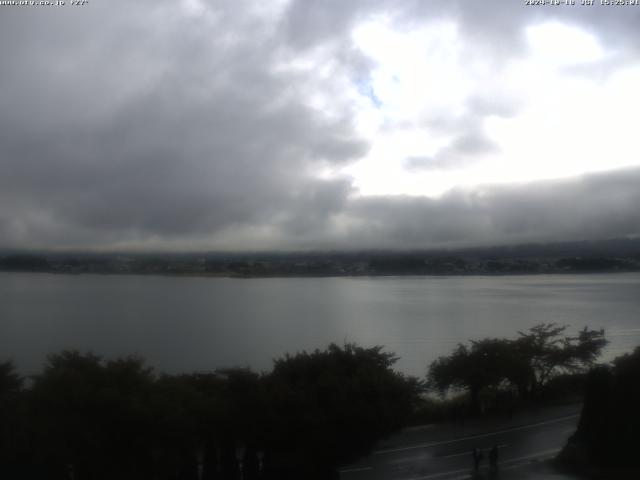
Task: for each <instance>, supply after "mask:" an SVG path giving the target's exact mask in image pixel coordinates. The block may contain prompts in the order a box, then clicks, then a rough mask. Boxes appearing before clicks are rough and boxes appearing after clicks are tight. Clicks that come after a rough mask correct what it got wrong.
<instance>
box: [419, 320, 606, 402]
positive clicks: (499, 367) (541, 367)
mask: <svg viewBox="0 0 640 480" xmlns="http://www.w3.org/2000/svg"><path fill="white" fill-rule="evenodd" d="M566 328H567V327H564V326H557V325H555V324H553V323H541V324H538V325H536V326H534V327H532V328H530V329H529V330H528V331H527V332H519V334H520V337H519V338H518V339H516V340H509V339H484V340H479V341H471V345H470V346H466V345H463V344H459V345H458V346H457V347H456V349H455V350H454V351H453V353H451V355H448V356H443V357H440V358H438V359H437V360H435V361H434V362H432V363H431V365H430V366H429V371H428V374H427V378H428V384H429V385H430V386H431V388H433V389H436V390H438V391H439V392H441V393H442V394H444V393H446V392H447V390H448V389H450V388H459V389H463V390H468V392H469V395H470V402H471V407H472V410H474V411H476V412H477V411H478V410H479V409H480V402H479V398H480V392H481V391H482V390H483V389H485V388H488V387H494V388H497V387H500V386H501V385H508V386H514V387H516V388H517V389H518V392H519V394H520V396H521V397H522V398H536V397H537V396H538V394H539V392H540V390H541V389H543V388H544V387H545V386H546V385H547V383H548V381H549V380H550V379H552V378H554V377H555V376H557V375H559V374H562V373H575V372H580V371H582V372H585V371H586V370H587V369H588V368H589V367H591V366H592V365H593V364H594V363H595V361H596V359H597V358H598V356H599V355H600V353H601V351H602V348H603V347H604V346H605V345H606V343H607V341H606V340H605V338H604V331H602V330H599V331H598V330H588V329H587V328H585V329H584V330H582V331H580V332H579V334H578V336H576V337H568V336H562V334H563V333H564V332H565V330H566Z"/></svg>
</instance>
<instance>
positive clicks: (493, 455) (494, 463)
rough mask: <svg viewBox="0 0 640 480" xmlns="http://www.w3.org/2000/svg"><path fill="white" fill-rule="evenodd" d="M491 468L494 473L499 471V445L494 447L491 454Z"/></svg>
mask: <svg viewBox="0 0 640 480" xmlns="http://www.w3.org/2000/svg"><path fill="white" fill-rule="evenodd" d="M489 466H490V467H491V470H492V471H494V472H495V471H497V470H498V445H494V446H493V448H492V449H491V451H490V452H489Z"/></svg>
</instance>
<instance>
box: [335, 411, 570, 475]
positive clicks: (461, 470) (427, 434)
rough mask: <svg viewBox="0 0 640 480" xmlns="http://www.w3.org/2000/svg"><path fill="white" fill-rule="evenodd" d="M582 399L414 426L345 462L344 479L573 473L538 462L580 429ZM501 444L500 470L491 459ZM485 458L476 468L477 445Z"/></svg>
mask: <svg viewBox="0 0 640 480" xmlns="http://www.w3.org/2000/svg"><path fill="white" fill-rule="evenodd" d="M579 412H580V405H570V406H563V407H554V408H551V409H545V410H544V411H541V412H529V413H523V414H519V415H516V416H514V417H513V418H510V419H506V418H504V419H497V420H492V421H486V420H484V421H476V422H469V423H467V424H466V425H465V426H460V425H440V426H436V427H423V428H413V429H407V430H405V431H403V432H402V433H401V434H399V435H397V436H395V437H393V438H391V439H390V440H389V441H387V442H386V443H385V444H382V445H380V447H379V449H378V450H377V451H375V452H374V453H373V454H372V455H370V456H369V457H367V458H364V459H362V460H361V461H359V462H357V463H355V464H353V465H349V466H348V467H344V468H343V469H342V470H341V471H340V478H341V479H342V480H377V479H380V480H382V479H384V480H451V479H467V478H483V479H484V478H487V479H489V478H500V479H501V480H505V479H508V478H525V477H527V478H543V477H544V478H554V479H560V478H568V477H562V476H556V475H551V474H547V473H544V474H543V473H540V472H539V474H536V475H533V476H531V472H532V465H534V464H538V465H539V464H540V463H539V462H540V461H543V460H547V459H550V458H552V457H553V456H555V455H556V454H557V452H558V451H559V450H560V449H561V448H562V447H563V446H564V445H565V443H566V441H567V439H568V437H569V436H570V435H571V434H572V433H573V432H574V431H575V427H576V424H577V421H578V417H579ZM494 445H498V447H499V460H498V472H499V474H496V473H495V472H491V471H490V469H489V465H488V454H489V450H490V449H491V448H492V447H493V446H494ZM474 448H478V449H481V450H482V451H483V452H484V460H483V461H482V463H481V466H480V469H479V472H478V473H477V474H474V470H473V456H472V453H471V452H472V450H473V449H474Z"/></svg>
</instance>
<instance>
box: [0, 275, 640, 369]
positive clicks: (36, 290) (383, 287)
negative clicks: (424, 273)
mask: <svg viewBox="0 0 640 480" xmlns="http://www.w3.org/2000/svg"><path fill="white" fill-rule="evenodd" d="M543 321H544V322H557V323H560V324H564V325H569V327H570V333H575V331H576V330H577V329H579V328H582V327H584V326H585V325H586V326H588V327H590V328H598V329H599V328H601V327H602V328H605V330H606V334H607V337H608V339H609V340H610V341H611V345H610V346H609V347H608V348H607V351H606V357H607V359H610V358H612V357H613V356H615V355H618V354H620V353H623V352H626V351H630V350H631V349H632V348H633V347H635V346H636V345H640V274H638V273H631V274H626V273H625V274H602V275H535V276H492V277H475V276H474V277H471V276H469V277H374V278H268V279H226V278H185V277H153V276H118V275H111V276H109V275H105V276H101V275H77V276H74V275H49V274H22V273H0V361H1V360H4V359H7V358H11V359H13V360H14V361H15V363H16V364H17V365H18V367H19V368H20V370H21V371H22V372H24V373H35V372H37V371H38V370H39V369H40V367H41V365H42V363H43V362H44V360H45V357H46V355H47V354H48V353H51V352H57V351H59V350H61V349H65V348H74V349H79V350H92V351H94V352H96V353H99V354H102V355H105V356H107V357H113V356H117V355H127V354H132V353H137V354H140V355H142V356H144V357H145V358H146V359H147V361H148V363H149V364H150V365H152V366H155V367H157V368H158V369H159V370H162V371H167V372H180V371H193V370H199V371H203V370H212V369H215V368H218V367H226V366H250V367H252V368H254V369H256V370H268V369H270V367H271V362H272V359H273V358H276V357H279V356H282V355H284V354H285V353H286V352H291V353H293V352H296V351H300V350H309V349H313V348H324V347H325V346H327V345H328V344H329V343H330V342H337V343H343V342H345V341H348V342H356V343H358V344H360V345H362V346H373V345H377V344H381V345H384V346H385V347H386V348H387V350H389V351H393V352H395V353H396V354H398V355H399V356H400V357H401V359H400V360H399V362H398V363H397V368H398V369H399V370H401V371H404V372H406V373H409V374H414V375H424V374H425V372H426V368H427V365H428V363H429V362H431V361H432V360H433V359H435V358H436V357H437V356H439V355H443V354H447V353H449V352H450V350H451V349H452V348H453V347H454V346H455V345H456V344H457V343H458V342H464V341H466V340H468V339H478V338H484V337H515V336H517V332H518V330H523V329H527V328H529V327H531V326H533V325H535V324H536V323H539V322H543Z"/></svg>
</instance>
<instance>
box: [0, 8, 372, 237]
mask: <svg viewBox="0 0 640 480" xmlns="http://www.w3.org/2000/svg"><path fill="white" fill-rule="evenodd" d="M144 7H145V6H140V7H130V8H127V14H126V15H123V14H122V12H119V11H118V10H112V9H106V8H104V9H96V10H97V11H95V12H94V11H89V13H88V14H87V15H88V16H87V17H84V18H82V19H79V18H72V17H67V16H64V17H63V16H61V17H55V16H54V17H51V16H50V15H47V19H46V21H44V19H43V17H42V16H39V15H33V14H31V12H29V13H27V14H23V12H18V13H17V14H16V13H15V12H10V13H12V15H10V16H9V17H12V16H13V17H15V18H9V17H5V18H4V21H2V24H3V26H5V25H6V26H7V27H8V29H2V32H3V33H2V34H0V35H3V36H4V35H5V34H6V36H7V37H8V36H10V35H17V34H18V30H17V29H15V27H12V26H15V25H16V24H19V23H21V29H22V30H21V31H22V32H23V33H24V32H26V33H27V35H24V40H23V41H22V42H21V44H20V48H19V49H18V53H16V54H15V55H11V56H8V58H7V60H8V67H9V68H8V70H7V72H8V74H7V75H3V77H2V79H0V87H1V88H0V105H2V107H3V108H2V114H0V127H1V128H0V155H1V157H0V158H1V159H2V161H1V163H0V169H1V174H0V187H1V189H2V193H0V196H1V197H2V199H3V205H4V206H5V207H4V208H3V209H2V212H1V213H0V220H2V221H1V222H0V227H2V235H3V238H2V240H3V242H2V243H3V244H4V245H8V244H9V245H27V246H28V245H34V246H52V245H53V246H56V245H60V246H75V245H76V244H78V245H80V246H93V245H97V246H103V245H106V246H108V245H109V244H110V243H112V242H114V241H118V242H126V241H138V240H141V239H144V238H146V237H154V236H160V237H167V238H170V239H171V238H173V237H179V238H181V239H183V241H184V242H185V245H188V243H189V236H191V235H196V236H197V235H204V234H207V233H216V232H219V231H221V230H224V229H225V228H226V227H229V226H233V225H243V224H262V223H267V224H268V223H270V222H271V221H277V219H278V218H280V217H281V216H282V212H286V211H287V209H288V208H289V206H290V205H296V208H298V209H299V208H300V205H306V206H307V207H308V209H309V214H310V218H313V219H314V221H315V222H320V221H321V219H322V218H323V216H324V215H325V214H326V212H327V209H329V210H330V209H331V208H332V207H330V205H332V204H336V202H337V204H339V203H340V198H339V197H340V196H342V197H344V196H346V195H347V193H348V190H349V189H348V188H345V185H344V181H333V182H329V181H323V182H315V183H314V181H313V180H312V178H311V176H310V173H309V170H312V169H313V168H316V167H321V166H322V165H324V164H328V165H332V164H342V163H344V162H347V161H349V160H350V159H352V158H354V157H359V156H361V155H362V154H363V153H364V152H365V151H366V144H365V143H364V142H363V141H361V140H360V139H358V138H356V137H355V136H354V134H353V133H352V129H351V124H350V119H349V118H348V117H346V116H345V117H342V118H331V119H329V118H326V117H324V116H323V115H322V114H320V113H318V112H315V111H313V110H312V109H310V108H309V107H307V106H306V105H305V100H306V98H305V96H306V95H307V92H306V91H305V90H304V80H305V79H304V78H302V79H297V78H293V76H292V75H290V74H285V73H278V72H277V71H276V69H275V68H274V65H275V64H276V63H277V55H278V49H279V48H280V45H279V43H278V39H277V38H274V37H273V35H271V34H270V32H268V28H269V27H268V26H265V25H262V24H260V22H259V21H258V20H259V19H255V20H254V21H255V22H256V23H255V25H251V16H250V15H244V16H243V15H239V12H240V11H241V10H238V11H236V10H232V12H231V13H229V12H224V11H223V12H221V13H220V12H217V13H218V14H219V15H221V17H220V18H219V20H218V21H217V22H215V23H214V24H210V23H207V22H205V21H202V22H198V21H196V22H195V24H194V22H193V19H189V18H183V19H182V20H180V19H179V15H177V13H179V12H171V11H170V9H169V5H168V4H164V5H163V7H162V8H160V9H155V8H153V7H151V6H150V5H147V6H146V7H147V8H148V10H146V9H145V8H144ZM40 13H42V12H40ZM149 14H151V17H150V19H149V20H150V21H146V20H147V15H149ZM22 15H24V16H22ZM234 15H239V16H238V17H237V18H236V17H234ZM154 19H155V22H154ZM92 22H94V25H93V26H92V27H88V26H87V25H91V24H92ZM96 22H97V24H96ZM156 22H157V23H156ZM97 25H99V26H100V27H99V28H97V29H96V33H95V34H94V31H93V29H95V28H96V27H97ZM194 25H195V28H194ZM247 25H249V26H251V27H252V28H251V33H252V35H250V36H247V37H243V36H240V35H239V34H240V33H241V32H242V30H243V29H244V28H246V27H247ZM159 27H162V31H161V33H159V32H158V30H157V29H158V28H159ZM261 29H264V30H267V31H264V32H263V31H261ZM69 30H71V31H72V32H73V31H75V35H74V34H72V33H69ZM3 40H8V38H4V39H3ZM45 43H46V44H47V45H45ZM45 47H47V48H49V50H48V51H49V54H48V55H44V54H42V52H41V51H40V49H42V48H45ZM51 52H55V55H53V54H51ZM296 89H299V91H296ZM305 186H306V187H307V190H306V192H305V195H306V196H308V195H309V192H316V193H315V194H314V196H313V198H315V199H316V200H317V201H315V202H311V201H309V200H305V201H303V202H302V203H300V201H299V200H300V197H303V198H306V197H305V195H300V194H298V193H296V192H297V191H298V189H300V188H303V187H305ZM326 189H328V191H330V192H331V194H332V196H334V197H335V198H331V199H330V201H329V202H325V200H326V197H327V194H325V193H323V191H324V190H326ZM325 203H327V205H325ZM301 215H302V214H301V212H297V213H287V214H286V215H284V216H285V217H287V218H289V220H288V221H289V222H294V221H295V218H296V217H299V216H301ZM318 225H321V223H318ZM63 232H64V233H63Z"/></svg>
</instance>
